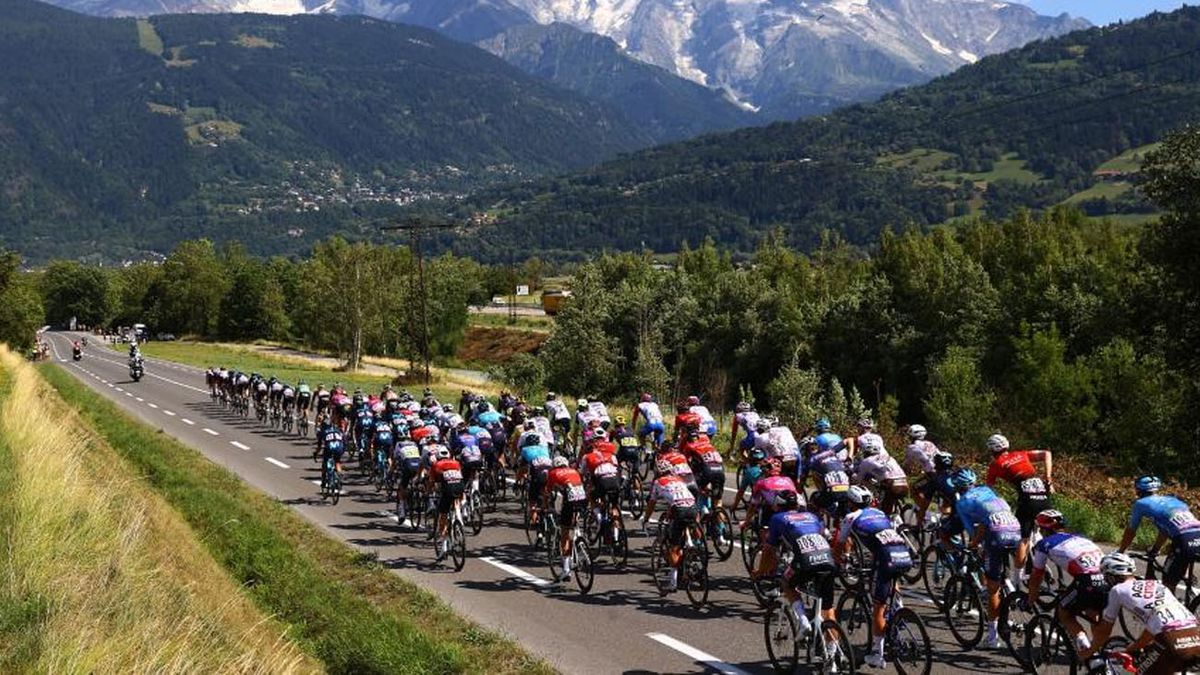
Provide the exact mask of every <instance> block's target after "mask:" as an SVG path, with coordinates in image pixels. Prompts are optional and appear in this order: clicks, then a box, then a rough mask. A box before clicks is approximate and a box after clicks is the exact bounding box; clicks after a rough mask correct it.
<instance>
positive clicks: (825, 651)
mask: <svg viewBox="0 0 1200 675" xmlns="http://www.w3.org/2000/svg"><path fill="white" fill-rule="evenodd" d="M821 637H822V639H821V640H820V641H816V640H813V641H812V644H810V645H809V649H808V653H809V658H808V665H809V670H811V671H813V672H816V673H853V672H854V671H855V669H856V668H857V667H858V664H857V662H856V659H855V658H854V646H853V645H851V644H850V638H849V636H847V635H846V631H845V630H843V629H842V626H841V624H839V623H838V622H836V621H829V620H825V621H822V622H821Z"/></svg>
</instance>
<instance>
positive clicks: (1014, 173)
mask: <svg viewBox="0 0 1200 675" xmlns="http://www.w3.org/2000/svg"><path fill="white" fill-rule="evenodd" d="M939 177H941V178H943V179H944V180H954V181H956V182H961V181H962V179H964V178H965V179H967V180H970V181H974V182H976V183H991V182H993V181H998V180H1011V181H1016V182H1018V183H1021V184H1022V185H1033V184H1034V183H1037V182H1039V181H1041V180H1042V177H1041V176H1039V175H1038V174H1036V173H1034V172H1032V171H1030V170H1029V169H1027V168H1025V160H1023V159H1018V158H1017V156H1016V155H1015V154H1012V153H1008V154H1006V155H1004V156H1003V157H1001V158H1000V159H998V160H996V162H995V163H994V164H993V166H992V170H991V171H985V172H981V173H963V172H957V171H955V172H946V173H943V174H940V175H939Z"/></svg>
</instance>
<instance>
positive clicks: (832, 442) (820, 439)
mask: <svg viewBox="0 0 1200 675" xmlns="http://www.w3.org/2000/svg"><path fill="white" fill-rule="evenodd" d="M816 442H817V447H818V448H820V449H821V451H822V452H825V451H828V450H834V449H836V448H837V446H838V445H840V444H841V442H842V437H841V436H838V435H837V434H835V433H831V432H828V431H826V432H825V433H823V434H821V435H820V436H817V438H816Z"/></svg>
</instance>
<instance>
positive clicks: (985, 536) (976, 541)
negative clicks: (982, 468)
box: [944, 468, 1022, 647]
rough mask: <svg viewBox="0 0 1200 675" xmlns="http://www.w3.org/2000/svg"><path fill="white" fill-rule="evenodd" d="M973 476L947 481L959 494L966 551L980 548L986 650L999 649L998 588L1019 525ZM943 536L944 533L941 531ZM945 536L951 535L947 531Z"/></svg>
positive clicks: (1018, 535) (967, 472)
mask: <svg viewBox="0 0 1200 675" xmlns="http://www.w3.org/2000/svg"><path fill="white" fill-rule="evenodd" d="M976 480H977V478H976V476H975V472H974V471H972V470H970V469H966V468H963V469H959V470H958V471H956V472H955V473H954V475H953V476H952V477H951V481H952V482H953V483H954V487H955V489H956V490H957V491H958V493H959V498H958V502H957V503H958V506H957V507H956V512H957V514H958V518H959V523H960V524H961V526H962V529H961V530H960V531H965V532H966V533H967V536H968V537H969V538H970V543H969V544H968V548H971V549H973V550H978V548H979V546H980V544H981V543H982V544H983V554H984V562H985V563H986V564H985V566H984V571H983V576H984V581H985V582H986V585H987V590H988V634H987V644H988V646H989V647H997V646H999V645H1000V637H999V635H998V633H997V630H996V624H997V619H998V617H999V616H1000V587H1001V584H1002V583H1003V582H1004V563H1005V562H1007V560H1008V556H1009V555H1011V554H1012V553H1013V552H1014V551H1016V549H1017V545H1018V544H1019V543H1020V541H1021V539H1022V537H1021V523H1020V522H1019V521H1018V520H1017V517H1016V515H1014V514H1013V512H1012V509H1010V508H1009V506H1008V502H1006V501H1004V500H1003V499H1002V498H1001V497H1000V496H999V495H997V494H996V493H995V492H993V491H992V489H991V488H990V487H987V486H985V485H979V486H976V485H975V482H976ZM944 533H947V532H945V531H944ZM948 534H955V532H953V531H951V532H948Z"/></svg>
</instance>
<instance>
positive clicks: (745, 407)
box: [729, 401, 758, 461]
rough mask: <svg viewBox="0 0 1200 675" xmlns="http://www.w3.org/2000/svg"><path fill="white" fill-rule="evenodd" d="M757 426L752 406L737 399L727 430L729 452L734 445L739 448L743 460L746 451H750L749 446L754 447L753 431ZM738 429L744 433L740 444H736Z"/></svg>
mask: <svg viewBox="0 0 1200 675" xmlns="http://www.w3.org/2000/svg"><path fill="white" fill-rule="evenodd" d="M757 427H758V413H756V412H754V406H752V405H750V403H749V402H747V401H739V402H738V404H737V406H736V407H735V408H734V415H733V424H732V425H730V430H729V432H730V433H729V452H731V453H732V452H733V448H734V447H735V446H736V447H737V448H739V449H740V450H741V459H742V460H743V461H745V458H746V453H748V452H750V448H753V447H754V432H755V430H756V429H757ZM738 431H742V432H744V433H745V434H746V435H745V437H744V438H742V443H741V445H738V442H737V437H738Z"/></svg>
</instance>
